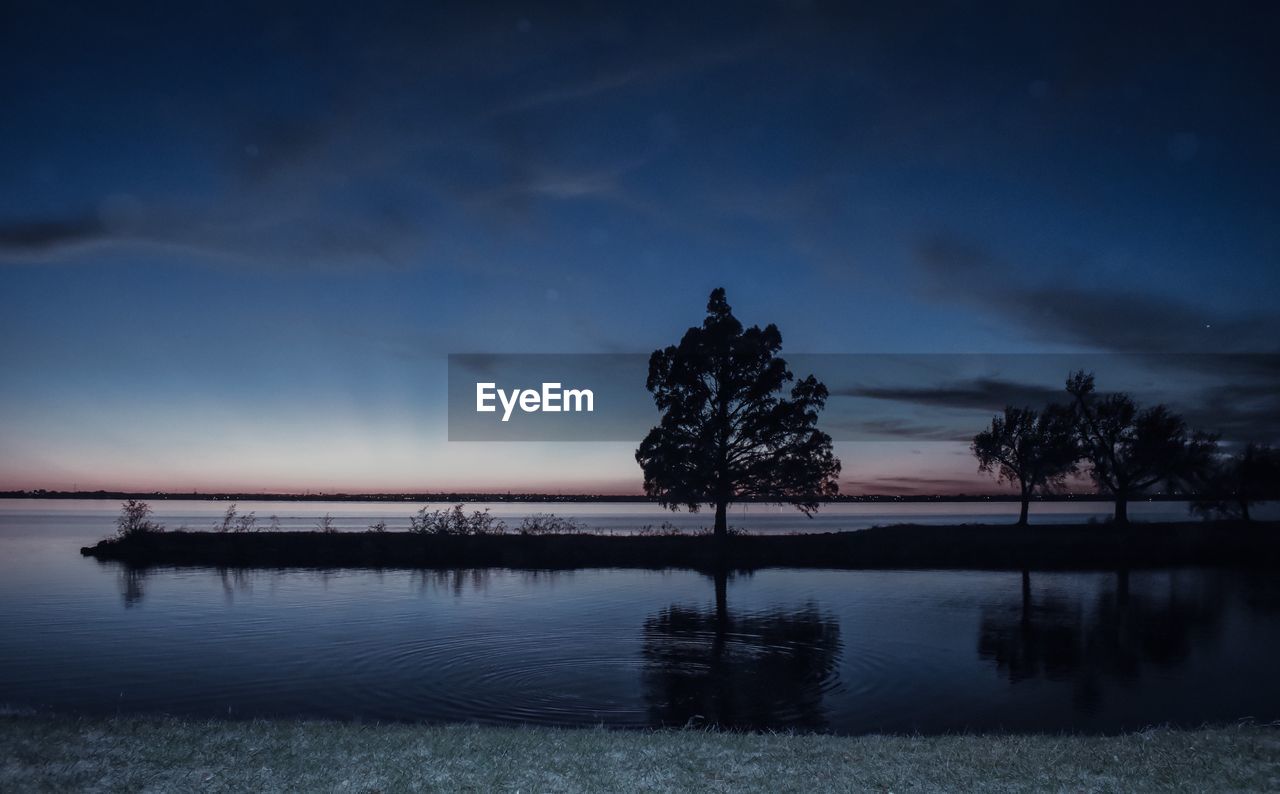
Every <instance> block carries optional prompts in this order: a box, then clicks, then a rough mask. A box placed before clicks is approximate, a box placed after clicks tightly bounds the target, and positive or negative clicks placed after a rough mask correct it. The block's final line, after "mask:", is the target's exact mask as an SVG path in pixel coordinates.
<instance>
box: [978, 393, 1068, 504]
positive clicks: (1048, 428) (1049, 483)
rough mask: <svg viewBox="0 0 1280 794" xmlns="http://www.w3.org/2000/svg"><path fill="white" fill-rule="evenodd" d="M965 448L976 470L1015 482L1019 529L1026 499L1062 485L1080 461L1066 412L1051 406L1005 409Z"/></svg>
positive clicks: (1004, 480) (1003, 480) (1029, 502)
mask: <svg viewBox="0 0 1280 794" xmlns="http://www.w3.org/2000/svg"><path fill="white" fill-rule="evenodd" d="M970 448H971V449H972V450H973V454H974V456H975V457H976V458H977V459H978V468H979V469H981V470H982V471H985V472H994V473H995V474H996V477H997V478H998V479H999V480H1001V481H1002V482H1009V483H1015V484H1017V486H1018V491H1019V495H1020V496H1021V498H1022V511H1021V513H1020V514H1019V516H1018V524H1020V525H1025V524H1026V523H1027V512H1028V509H1029V507H1030V504H1031V497H1032V495H1034V494H1035V493H1036V492H1037V491H1040V492H1043V491H1045V490H1048V489H1050V488H1054V487H1057V486H1060V485H1062V483H1063V482H1064V481H1065V480H1066V478H1067V475H1069V474H1071V473H1072V472H1074V471H1075V469H1076V460H1077V459H1078V458H1079V457H1080V448H1079V445H1078V444H1077V443H1076V434H1075V424H1074V422H1073V421H1072V415H1071V412H1070V411H1069V410H1068V409H1066V408H1063V407H1061V406H1057V405H1050V406H1049V407H1047V408H1045V409H1044V410H1043V411H1037V410H1035V409H1034V408H1015V407H1013V406H1012V405H1010V406H1007V407H1005V409H1004V416H996V417H994V418H992V420H991V427H990V428H988V429H986V430H983V431H982V432H981V433H979V434H978V435H976V436H974V437H973V444H972V445H971V447H970Z"/></svg>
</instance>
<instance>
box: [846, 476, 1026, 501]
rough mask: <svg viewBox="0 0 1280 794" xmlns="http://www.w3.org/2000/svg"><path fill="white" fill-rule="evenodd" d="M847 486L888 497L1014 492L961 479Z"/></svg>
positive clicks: (917, 479) (910, 479)
mask: <svg viewBox="0 0 1280 794" xmlns="http://www.w3.org/2000/svg"><path fill="white" fill-rule="evenodd" d="M846 485H847V486H849V487H850V490H852V491H854V492H859V493H862V494H883V495H886V496H913V495H916V494H1003V493H1008V492H1010V491H1011V490H1012V489H1011V488H1009V487H1007V486H1003V485H1001V484H999V483H996V482H994V481H989V480H980V479H962V478H959V477H910V476H903V477H872V478H870V479H866V480H858V481H852V480H851V481H849V482H847V483H846Z"/></svg>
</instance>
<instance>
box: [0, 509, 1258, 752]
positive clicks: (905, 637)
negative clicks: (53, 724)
mask: <svg viewBox="0 0 1280 794" xmlns="http://www.w3.org/2000/svg"><path fill="white" fill-rule="evenodd" d="M154 504H155V506H156V508H157V515H156V518H157V519H158V520H160V521H162V522H163V523H165V524H166V525H167V526H169V527H170V528H177V527H178V526H181V525H186V526H188V527H189V528H191V529H205V528H208V527H209V526H211V525H212V524H213V523H214V522H215V520H217V519H218V517H219V516H220V515H221V512H222V510H224V509H225V507H226V504H225V503H216V502H184V501H171V502H155V503H154ZM239 507H240V508H241V510H242V511H248V510H253V511H256V513H257V515H258V517H259V519H260V525H265V523H266V521H268V520H269V517H270V516H271V515H272V514H275V515H277V516H278V517H279V523H280V525H281V527H282V528H286V529H287V528H294V529H306V528H311V527H313V526H314V524H315V523H316V521H317V520H318V518H319V516H321V515H323V514H324V513H326V512H328V513H331V514H332V515H333V517H334V519H335V522H336V523H337V525H338V526H339V528H347V529H363V528H365V527H367V526H368V525H369V524H371V523H373V522H375V521H378V520H386V521H387V522H388V524H389V525H390V526H391V527H392V528H397V527H399V526H402V525H407V516H408V515H409V513H411V512H413V510H414V509H416V507H418V505H407V504H361V503H350V502H344V503H327V504H326V503H290V502H283V503H282V502H272V503H254V504H249V503H243V504H241V505H240V506H239ZM470 507H471V506H469V508H470ZM491 507H492V508H493V511H494V513H495V514H496V515H499V516H500V517H502V518H504V520H507V521H508V523H512V524H518V523H519V517H520V516H523V515H526V514H529V513H534V512H555V513H557V514H558V515H562V516H566V517H572V518H575V519H577V520H580V521H582V522H584V523H586V524H588V525H589V526H592V527H598V528H602V529H605V530H610V531H620V532H626V531H635V530H636V529H638V528H640V527H643V526H646V525H654V526H656V525H660V524H661V523H662V522H663V521H664V520H669V521H673V522H674V523H676V524H677V525H679V526H684V527H692V526H705V524H706V521H707V518H706V516H705V515H703V516H697V517H694V518H693V519H692V520H691V519H690V517H689V516H688V515H687V514H684V513H678V514H674V515H672V514H669V513H666V512H665V511H661V510H659V509H658V508H656V507H655V506H652V505H645V504H556V505H529V504H515V505H513V504H498V505H492V506H491ZM118 508H119V503H118V502H93V501H53V500H50V501H29V500H5V501H0V637H2V638H3V640H2V642H3V646H2V647H3V650H2V651H0V704H3V705H5V706H8V707H10V708H34V709H40V710H46V709H47V710H52V711H55V712H84V713H95V714H114V713H137V712H149V713H168V714H180V715H198V716H231V717H257V716H306V717H329V718H340V719H364V720H421V721H431V722H454V721H465V722H479V723H491V724H522V723H530V724H545V725H601V724H603V725H609V726H623V727H640V726H652V725H686V724H691V725H701V724H706V723H719V724H723V725H732V726H736V727H743V728H777V729H785V728H796V729H802V730H809V729H812V730H824V731H836V732H844V733H862V732H871V731H922V732H939V731H955V730H1018V731H1063V730H1069V731H1117V730H1123V729H1137V728H1142V727H1144V726H1148V725H1155V724H1165V723H1171V724H1178V725H1189V726H1190V725H1199V724H1201V723H1203V722H1206V721H1209V722H1221V721H1231V720H1236V719H1240V718H1253V719H1256V720H1259V721H1266V720H1274V719H1276V718H1280V687H1277V686H1276V685H1275V683H1274V678H1273V676H1274V669H1275V659H1276V658H1277V656H1278V654H1280V584H1277V581H1276V580H1277V577H1275V576H1274V575H1266V574H1258V573H1241V572H1229V571H1204V570H1159V571H1133V572H1130V573H1127V574H1125V573H1122V572H1101V573H1038V572H1033V573H1032V574H1031V575H1030V577H1029V580H1026V581H1024V579H1023V577H1022V576H1021V575H1020V574H1019V573H1017V572H1012V573H1006V572H989V571H867V572H859V571H827V570H803V571H801V570H787V569H767V570H761V571H757V572H755V573H754V574H750V575H745V574H738V575H733V576H729V577H728V578H727V579H726V580H724V581H721V582H719V583H717V582H716V581H715V580H714V578H713V577H711V576H707V575H703V574H699V573H696V572H692V571H685V570H670V571H645V570H597V569H592V570H579V571H571V572H534V571H513V570H504V569H496V570H460V571H404V570H395V571H392V570H387V571H375V570H301V569H295V570H251V571H234V570H231V571H220V570H216V569H211V568H203V569H202V568H187V569H166V568H159V569H150V570H146V571H138V570H130V569H127V568H125V567H123V566H120V565H117V564H114V563H99V562H97V561H95V560H93V559H90V558H84V557H81V556H80V554H79V548H80V547H81V546H83V545H88V544H90V543H92V542H93V541H96V540H97V539H99V538H101V537H103V536H105V535H107V534H109V533H110V532H111V531H112V530H113V525H112V522H113V520H114V517H115V514H116V511H117V510H118ZM1106 510H1107V506H1106V505H1105V504H1100V503H1066V504H1061V503H1059V504H1045V505H1033V515H1036V516H1038V518H1040V519H1041V520H1053V521H1067V520H1087V519H1088V518H1089V516H1090V515H1097V516H1103V515H1105V513H1106ZM1134 514H1135V516H1138V517H1148V518H1154V517H1161V518H1164V517H1176V518H1181V517H1184V516H1185V505H1178V504H1176V503H1140V504H1138V505H1135V506H1134ZM1014 515H1016V505H1009V504H990V503H965V504H936V503H929V504H909V503H908V504H900V505H886V504H858V505H838V506H834V508H833V509H830V510H825V511H824V512H823V514H821V517H820V518H818V519H816V520H814V521H806V520H805V519H804V518H803V517H802V516H799V514H797V513H795V512H794V511H791V510H780V509H775V508H768V507H763V506H756V505H752V506H749V507H748V508H747V509H746V510H745V511H743V510H742V508H736V509H735V510H734V511H733V515H732V518H731V523H734V524H736V525H738V526H743V527H744V528H746V529H748V530H751V531H758V532H769V531H778V532H784V531H802V530H806V529H815V528H821V529H823V530H827V529H856V528H859V527H865V526H870V525H872V524H877V523H891V522H897V521H915V522H928V523H959V522H964V521H985V520H1010V518H1011V516H1014ZM717 585H720V586H719V587H717ZM717 592H719V593H720V597H719V598H718V597H717Z"/></svg>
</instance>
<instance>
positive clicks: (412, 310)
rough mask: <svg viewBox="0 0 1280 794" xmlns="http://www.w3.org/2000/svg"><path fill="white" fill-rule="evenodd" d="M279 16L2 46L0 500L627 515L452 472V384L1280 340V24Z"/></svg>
mask: <svg viewBox="0 0 1280 794" xmlns="http://www.w3.org/2000/svg"><path fill="white" fill-rule="evenodd" d="M261 5H262V4H237V3H218V4H207V5H205V4H197V5H195V6H193V7H192V8H190V9H188V8H186V7H185V6H184V7H182V8H178V7H175V6H172V5H171V4H156V5H154V6H152V5H147V4H136V5H133V6H132V7H131V8H130V10H128V11H120V10H116V9H112V10H108V9H105V8H103V7H102V6H101V5H100V4H92V3H84V4H77V3H53V4H50V3H22V2H20V3H17V4H11V5H10V6H9V8H8V9H7V10H6V12H5V16H6V23H5V25H4V26H3V30H2V31H0V66H2V67H3V69H4V72H5V74H6V75H7V76H8V77H7V79H6V84H5V87H4V88H3V99H4V107H5V108H6V111H5V113H4V114H3V117H2V118H0V139H2V140H3V141H4V145H3V147H2V148H0V177H2V178H3V181H4V184H5V185H6V187H7V189H6V190H5V191H4V192H3V193H2V194H0V296H3V299H4V302H5V311H4V312H3V314H2V315H0V369H2V371H3V372H4V377H3V381H2V382H0V449H2V451H3V454H2V455H0V458H2V460H3V462H0V487H5V486H8V487H48V488H66V487H71V486H72V485H78V486H79V487H81V488H90V487H94V488H96V487H130V488H132V487H138V488H164V489H176V490H191V489H201V490H208V489H215V488H238V489H246V490H253V489H267V490H276V489H283V490H306V489H311V490H335V489H346V490H405V489H409V490H436V489H452V488H458V489H463V488H467V489H470V488H476V489H493V490H508V489H512V490H526V489H550V490H564V491H603V492H634V491H637V490H638V489H639V486H640V480H641V478H640V473H639V468H638V467H637V466H636V465H635V463H634V460H633V459H632V451H633V448H632V447H631V446H628V445H626V444H613V443H610V444H590V443H579V444H474V443H472V444H460V443H452V444H451V443H447V442H446V441H445V437H446V427H445V422H444V417H445V410H444V395H445V383H444V377H445V356H446V355H447V354H448V353H453V352H648V351H649V350H652V349H654V348H655V347H658V346H662V345H666V344H670V343H673V342H674V341H676V340H677V339H678V338H679V335H680V334H681V333H682V332H683V330H684V329H685V328H686V327H688V326H689V325H692V324H695V323H697V322H698V321H699V320H700V316H701V314H702V311H703V307H704V305H705V301H706V296H707V293H708V292H709V291H710V290H711V289H712V288H713V287H716V286H724V287H726V288H727V290H728V295H729V299H730V302H731V303H732V305H733V306H734V309H735V311H736V312H737V314H738V316H739V317H740V318H742V319H743V320H745V321H746V322H748V323H766V322H774V323H777V324H778V326H779V327H780V328H781V330H782V333H783V339H784V351H793V352H797V353H799V352H805V353H810V352H832V353H846V352H847V353H864V352H925V353H961V352H998V353H1027V352H1030V353H1035V352H1073V351H1098V352H1110V351H1126V352H1134V351H1137V352H1169V351H1173V352H1239V351H1253V352H1275V349H1276V344H1275V339H1276V338H1280V337H1277V335H1276V330H1277V329H1276V310H1275V297H1274V296H1275V295H1276V294H1278V293H1280V289H1278V288H1280V275H1278V274H1280V268H1278V267H1276V264H1277V261H1278V260H1280V247H1278V239H1277V238H1278V232H1277V224H1276V223H1275V218H1276V217H1278V210H1280V206H1278V205H1280V196H1278V195H1277V190H1278V189H1277V185H1280V147H1277V146H1276V143H1277V140H1280V118H1278V116H1280V111H1278V110H1277V108H1280V102H1277V101H1276V100H1277V96H1276V88H1275V81H1274V79H1271V78H1270V75H1272V74H1275V73H1277V71H1278V70H1277V66H1280V64H1277V63H1276V60H1277V56H1276V55H1275V54H1274V52H1273V50H1272V48H1271V47H1270V45H1269V42H1268V41H1267V39H1266V36H1267V34H1268V31H1270V30H1274V29H1275V25H1274V23H1275V22H1276V20H1275V19H1274V18H1273V17H1274V15H1275V13H1276V12H1275V11H1274V10H1268V9H1259V8H1257V7H1250V6H1246V5H1241V6H1236V5H1233V4H1229V3H1228V4H1213V5H1211V6H1206V5H1201V6H1198V7H1197V6H1183V5H1181V4H1177V3H1174V4H1162V5H1161V7H1160V9H1159V10H1158V11H1155V10H1143V9H1140V8H1133V9H1128V10H1126V9H1116V8H1114V7H1112V6H1113V4H1097V5H1090V4H1083V5H1081V4H1074V3H1073V4H1054V3H1046V4H1036V5H1035V6H1034V7H1027V4H1008V5H1001V4H984V5H982V6H980V7H978V8H977V9H974V8H972V7H966V6H963V5H955V4H949V3H943V4H939V5H937V6H935V7H934V8H933V9H932V11H930V12H928V13H924V12H920V11H911V10H903V9H898V10H895V9H894V8H893V6H894V5H897V4H887V3H886V4H883V5H850V4H825V3H820V2H816V3H777V4H773V3H761V4H750V5H743V4H725V5H719V4H671V5H664V4H656V5H649V4H646V5H645V6H644V7H643V9H641V8H639V7H633V6H631V5H630V4H627V5H619V6H617V7H615V8H609V7H599V8H591V9H583V8H577V7H571V6H557V5H527V4H511V5H503V4H494V5H490V4H484V7H483V8H481V7H480V6H479V5H478V4H456V5H450V4H433V5H430V6H424V5H422V4H404V5H395V4H381V3H362V4H360V5H359V6H358V7H352V6H344V5H334V6H332V7H329V6H325V5H324V4H298V5H295V6H289V5H276V4H271V8H269V9H264V8H262V7H260V6H261ZM1268 15H1270V17H1272V18H1269V19H1263V18H1261V17H1263V16H1268ZM1273 408H1274V406H1271V405H1270V404H1267V405H1263V406H1261V408H1260V409H1259V411H1260V414H1261V415H1263V416H1267V417H1270V416H1272V415H1273V413H1274V412H1273V411H1272V409H1273ZM1260 427H1261V425H1260ZM975 430H976V428H975ZM838 451H839V452H840V454H841V457H842V458H843V460H844V462H845V467H846V476H845V478H844V479H845V488H846V490H858V489H859V488H865V487H866V483H868V482H871V481H874V480H876V479H877V478H882V477H895V478H901V477H918V478H919V479H920V481H921V482H922V483H924V482H940V481H943V480H947V481H951V483H952V485H957V487H958V484H962V483H964V482H972V483H974V484H975V485H974V487H975V488H976V487H977V484H979V483H982V482H983V481H982V480H981V479H980V478H979V477H978V475H977V473H976V471H975V467H974V465H973V462H972V460H971V459H968V458H966V457H965V455H964V454H957V446H956V444H955V443H953V442H937V441H928V440H923V439H916V438H910V437H907V438H903V439H901V440H899V441H896V442H887V443H883V444H869V443H868V444H846V445H841V448H840V449H839V450H838ZM959 452H960V453H963V445H962V444H961V445H960V447H959ZM922 488H924V489H926V490H927V488H925V487H924V486H922Z"/></svg>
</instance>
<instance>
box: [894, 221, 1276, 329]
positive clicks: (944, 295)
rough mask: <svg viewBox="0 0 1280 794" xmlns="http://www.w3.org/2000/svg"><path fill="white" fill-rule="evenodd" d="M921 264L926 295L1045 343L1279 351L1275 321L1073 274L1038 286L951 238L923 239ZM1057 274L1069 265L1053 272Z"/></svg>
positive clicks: (919, 249) (968, 244)
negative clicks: (1088, 281) (1086, 283)
mask: <svg viewBox="0 0 1280 794" xmlns="http://www.w3.org/2000/svg"><path fill="white" fill-rule="evenodd" d="M916 253H917V257H916V258H917V261H918V263H919V265H920V267H921V269H922V271H923V272H922V275H923V276H924V279H925V283H926V285H927V286H926V287H925V288H924V290H925V293H926V294H927V295H930V296H933V297H935V298H936V299H938V300H944V301H946V302H948V303H955V302H963V303H966V304H968V305H969V306H971V307H973V308H976V309H978V310H980V311H982V312H986V313H990V314H991V315H993V316H996V317H999V318H1002V319H1004V320H1006V321H1008V322H1012V323H1014V324H1015V325H1018V326H1019V327H1021V328H1023V329H1025V330H1026V331H1028V332H1029V333H1031V334H1032V335H1034V336H1035V337H1036V338H1037V339H1039V340H1041V341H1048V342H1055V343H1071V344H1079V345H1085V346H1088V347H1092V348H1096V349H1099V350H1114V351H1130V352H1151V353H1154V352H1161V351H1172V352H1180V353H1190V352H1197V351H1202V352H1213V353H1219V352H1226V351H1256V352H1272V351H1276V350H1280V347H1277V342H1276V340H1277V339H1280V321H1277V319H1276V318H1275V317H1262V316H1255V315H1237V314H1227V313H1223V312H1220V311H1214V310H1212V309H1209V308H1204V307H1199V306H1195V305H1192V304H1188V303H1184V302H1180V301H1177V300H1173V299H1170V298H1166V297H1162V296H1160V295H1158V294H1156V293H1154V292H1151V291H1149V290H1147V291H1143V292H1137V291H1133V290H1129V289H1125V288H1122V287H1118V286H1091V287H1082V286H1079V285H1076V284H1072V283H1071V282H1070V280H1069V277H1065V278H1062V280H1061V281H1059V282H1057V283H1052V284H1037V283H1031V282H1028V281H1026V280H1024V278H1023V277H1022V273H1024V272H1027V271H1029V270H1035V271H1036V272H1043V271H1044V270H1045V268H1043V267H1039V268H1034V269H1033V268H1029V267H1019V266H1017V264H1016V263H1012V262H1007V261H1005V260H1003V259H1001V258H1000V257H998V256H997V255H996V254H995V253H994V252H992V251H991V250H989V249H988V248H986V247H985V246H982V245H980V244H978V243H975V242H972V241H967V240H961V239H958V238H955V237H950V236H946V235H934V236H931V237H929V238H927V239H924V240H922V241H921V242H920V244H919V246H918V247H917V251H916ZM1050 272H1053V273H1055V274H1067V273H1070V272H1071V268H1069V267H1057V268H1051V269H1050Z"/></svg>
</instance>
